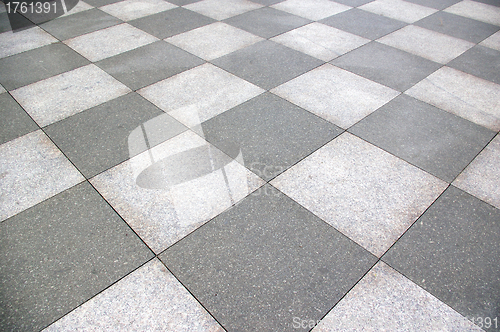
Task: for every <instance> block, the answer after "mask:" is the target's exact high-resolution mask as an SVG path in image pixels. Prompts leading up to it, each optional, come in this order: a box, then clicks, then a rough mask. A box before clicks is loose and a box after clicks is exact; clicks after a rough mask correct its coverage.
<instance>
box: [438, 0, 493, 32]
mask: <svg viewBox="0 0 500 332" xmlns="http://www.w3.org/2000/svg"><path fill="white" fill-rule="evenodd" d="M444 11H445V12H448V13H452V14H456V15H460V16H464V17H468V18H472V19H473V20H478V21H481V22H485V23H490V24H494V25H498V26H500V8H498V7H496V6H491V5H489V4H484V3H481V2H477V1H470V0H464V1H460V2H459V3H457V4H455V5H453V6H451V7H448V8H446V9H445V10H444Z"/></svg>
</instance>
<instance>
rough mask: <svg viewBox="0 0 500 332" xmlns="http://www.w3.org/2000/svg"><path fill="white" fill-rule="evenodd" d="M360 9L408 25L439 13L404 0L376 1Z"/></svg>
mask: <svg viewBox="0 0 500 332" xmlns="http://www.w3.org/2000/svg"><path fill="white" fill-rule="evenodd" d="M359 8H360V9H363V10H366V11H368V12H372V13H374V14H378V15H382V16H387V17H390V18H393V19H395V20H399V21H403V22H406V23H413V22H416V21H418V20H420V19H422V18H424V17H426V16H429V15H431V14H433V13H435V12H437V10H436V9H433V8H429V7H425V6H420V5H417V4H414V3H411V2H407V1H403V0H375V1H372V2H369V3H367V4H366V5H363V6H360V7H359Z"/></svg>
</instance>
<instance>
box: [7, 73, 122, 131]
mask: <svg viewBox="0 0 500 332" xmlns="http://www.w3.org/2000/svg"><path fill="white" fill-rule="evenodd" d="M130 91H131V90H130V89H129V88H127V87H126V86H125V85H123V84H122V83H120V82H118V81H117V80H115V79H114V78H113V77H111V76H110V75H108V74H107V73H105V72H104V71H103V70H101V69H99V68H98V67H97V66H95V65H87V66H84V67H80V68H77V69H74V70H72V71H69V72H66V73H62V74H60V75H57V76H53V77H51V78H48V79H45V80H43V81H39V82H36V83H33V84H30V85H27V86H24V87H22V88H19V89H16V90H14V91H12V92H11V93H12V96H13V97H14V98H15V99H16V100H17V101H18V102H19V104H21V106H22V107H23V108H24V109H25V110H26V112H28V113H29V114H30V115H31V116H32V117H33V119H34V120H35V121H36V122H37V123H38V124H39V125H40V126H42V127H43V126H46V125H49V124H51V123H53V122H56V121H59V120H62V119H64V118H66V117H68V116H70V115H73V114H76V113H79V112H81V111H84V110H86V109H89V108H91V107H94V106H97V105H99V104H101V103H104V102H106V101H108V100H111V99H114V98H117V97H119V96H122V95H124V94H127V93H129V92H130Z"/></svg>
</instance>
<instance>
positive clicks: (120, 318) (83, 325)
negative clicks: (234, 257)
mask: <svg viewBox="0 0 500 332" xmlns="http://www.w3.org/2000/svg"><path fill="white" fill-rule="evenodd" d="M83 330H85V331H90V330H92V331H183V332H184V331H185V332H191V331H206V332H223V331H224V330H223V329H222V328H221V326H220V325H219V324H218V323H217V322H216V321H215V320H214V319H213V318H212V317H211V316H210V315H209V314H208V313H207V312H206V310H205V309H204V308H203V307H202V306H201V305H200V304H199V303H198V302H197V301H196V300H195V299H194V298H193V297H192V295H191V294H189V293H188V292H187V291H186V289H185V288H184V287H183V286H182V285H181V284H180V283H179V282H178V281H177V279H175V278H174V276H172V274H171V273H170V272H168V270H167V269H166V268H165V266H163V264H162V263H161V262H160V261H158V260H157V259H154V260H152V261H151V262H149V263H147V264H145V265H144V266H142V267H141V268H139V269H138V270H136V271H134V272H133V273H131V274H130V275H128V276H127V277H125V278H123V279H122V280H120V281H119V282H118V283H116V284H115V285H113V286H112V287H110V288H109V289H107V290H105V291H104V292H102V293H101V294H99V295H98V296H96V297H95V298H93V299H92V300H90V301H88V302H87V303H85V304H84V305H82V306H81V307H79V308H77V309H76V310H75V311H73V312H71V313H70V314H69V315H67V316H66V317H64V318H63V319H61V320H59V321H57V322H56V323H54V324H52V325H51V326H49V327H48V328H47V329H45V330H44V332H57V331H83Z"/></svg>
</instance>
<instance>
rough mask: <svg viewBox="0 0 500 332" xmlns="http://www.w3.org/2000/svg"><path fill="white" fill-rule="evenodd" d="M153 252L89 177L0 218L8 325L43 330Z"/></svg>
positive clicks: (1, 308) (0, 304) (1, 310)
mask: <svg viewBox="0 0 500 332" xmlns="http://www.w3.org/2000/svg"><path fill="white" fill-rule="evenodd" d="M61 175H62V176H63V174H61ZM151 257H153V253H152V252H151V251H150V250H149V249H148V248H147V247H146V246H145V245H144V243H143V242H142V241H141V240H140V239H139V238H138V237H137V235H135V234H134V233H133V232H132V230H131V229H130V227H128V226H127V224H125V223H124V222H123V220H122V219H121V218H120V217H119V216H118V215H117V214H116V213H115V212H114V211H113V210H112V209H111V208H110V206H109V205H108V204H107V203H106V201H104V200H103V199H102V197H101V196H100V195H99V194H98V193H97V192H96V191H95V190H94V189H93V188H92V187H91V186H90V185H89V183H88V182H83V183H81V184H79V185H76V186H75V187H72V188H70V189H68V190H66V191H64V192H62V193H60V194H59V195H56V196H54V197H52V198H50V199H48V200H46V201H44V202H42V203H40V204H38V205H36V206H34V207H33V208H31V209H28V210H25V211H23V212H21V213H19V214H17V215H16V216H14V217H12V218H10V219H7V220H5V221H4V222H3V223H1V224H0V263H1V266H2V282H1V283H0V292H1V294H2V296H1V297H0V325H1V326H2V330H4V331H39V330H40V329H41V328H43V327H45V326H47V325H48V324H50V323H52V322H53V321H54V320H56V319H58V318H60V317H61V316H62V315H65V314H66V313H68V312H69V311H71V310H73V309H74V308H75V307H76V306H78V305H80V304H81V303H82V302H84V301H86V300H88V299H89V298H91V297H92V296H94V295H96V294H97V293H98V292H100V291H102V290H103V289H105V288H106V287H108V286H109V285H111V284H112V283H113V282H115V281H116V280H118V279H120V278H121V277H123V276H124V275H126V274H127V273H129V272H131V271H133V270H134V269H135V268H137V267H138V266H140V265H141V264H143V263H144V262H146V261H147V260H148V259H151Z"/></svg>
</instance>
